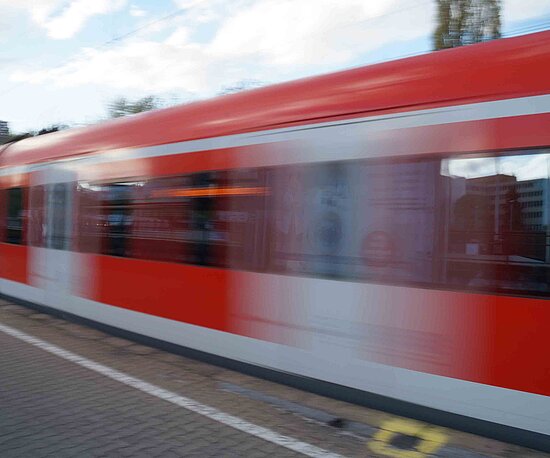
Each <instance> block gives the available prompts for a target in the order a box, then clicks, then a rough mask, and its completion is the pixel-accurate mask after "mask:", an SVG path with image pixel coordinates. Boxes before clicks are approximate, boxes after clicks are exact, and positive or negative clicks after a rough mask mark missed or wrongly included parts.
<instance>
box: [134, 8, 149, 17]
mask: <svg viewBox="0 0 550 458" xmlns="http://www.w3.org/2000/svg"><path fill="white" fill-rule="evenodd" d="M130 16H133V17H143V16H147V11H145V10H144V9H142V8H140V7H139V6H137V5H132V6H131V7H130Z"/></svg>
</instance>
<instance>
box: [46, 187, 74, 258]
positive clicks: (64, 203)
mask: <svg viewBox="0 0 550 458" xmlns="http://www.w3.org/2000/svg"><path fill="white" fill-rule="evenodd" d="M69 190H70V185H69V183H57V184H54V185H50V186H49V193H50V220H49V231H48V232H49V237H48V247H49V248H53V249H55V250H66V249H68V248H69V239H68V232H69V227H70V226H69V225H70V218H69V215H67V210H68V204H69Z"/></svg>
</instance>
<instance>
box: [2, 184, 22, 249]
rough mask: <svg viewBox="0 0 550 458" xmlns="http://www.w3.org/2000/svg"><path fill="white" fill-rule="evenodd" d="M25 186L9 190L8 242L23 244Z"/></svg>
mask: <svg viewBox="0 0 550 458" xmlns="http://www.w3.org/2000/svg"><path fill="white" fill-rule="evenodd" d="M23 195H24V192H23V188H10V189H8V190H7V207H8V213H7V221H6V223H7V224H6V242H7V243H14V244H18V245H21V244H23V243H24V241H23V222H24V216H25V209H24V205H23Z"/></svg>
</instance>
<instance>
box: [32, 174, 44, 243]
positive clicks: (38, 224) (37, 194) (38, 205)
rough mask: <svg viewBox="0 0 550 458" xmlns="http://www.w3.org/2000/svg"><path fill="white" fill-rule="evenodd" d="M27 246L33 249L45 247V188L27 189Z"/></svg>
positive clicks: (33, 187)
mask: <svg viewBox="0 0 550 458" xmlns="http://www.w3.org/2000/svg"><path fill="white" fill-rule="evenodd" d="M29 195H30V196H29V224H28V234H29V236H28V237H29V244H30V245H31V246H35V247H44V246H46V199H45V197H46V186H44V185H40V186H32V187H31V188H29Z"/></svg>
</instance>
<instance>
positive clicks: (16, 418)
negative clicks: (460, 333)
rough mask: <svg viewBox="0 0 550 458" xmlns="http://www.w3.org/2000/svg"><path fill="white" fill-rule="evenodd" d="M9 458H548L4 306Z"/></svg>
mask: <svg viewBox="0 0 550 458" xmlns="http://www.w3.org/2000/svg"><path fill="white" fill-rule="evenodd" d="M0 456H2V457H4V458H9V457H46V456H52V457H88V456H90V457H93V456H102V457H103V456H107V457H110V456H112V457H167V458H168V457H182V456H185V457H188V456H201V457H208V456H216V457H241V456H246V457H273V456H277V457H279V456H281V457H287V456H288V457H290V456H311V457H340V456H350V457H365V456H367V457H370V456H372V457H382V456H385V457H399V458H424V457H428V456H430V457H431V456H437V457H457V458H458V457H474V458H475V457H515V456H518V457H532V458H535V457H543V456H548V455H546V454H544V453H541V452H536V451H533V450H530V449H526V448H522V447H518V446H515V445H510V444H506V443H502V442H498V441H495V440H491V439H487V438H482V437H478V436H475V435H471V434H466V433H463V432H458V431H454V430H451V429H446V428H442V427H438V426H433V425H429V424H426V423H422V422H418V421H415V420H410V419H406V418H402V417H397V416H395V415H390V414H387V413H384V412H380V411H375V410H372V409H367V408H365V407H361V406H357V405H352V404H347V403H345V402H341V401H337V400H334V399H329V398H325V397H321V396H318V395H315V394H311V393H307V392H303V391H300V390H297V389H293V388H290V387H287V386H283V385H279V384H276V383H272V382H268V381H265V380H262V379H257V378H254V377H250V376H248V375H244V374H241V373H238V372H234V371H231V370H227V369H224V368H220V367H217V366H213V365H209V364H206V363H204V362H199V361H196V360H192V359H189V358H186V357H183V356H180V355H176V354H172V353H168V352H164V351H161V350H159V349H155V348H152V347H147V346H144V345H140V344H137V343H134V342H132V341H129V340H125V339H122V338H119V337H114V336H112V335H109V334H105V333H103V332H101V331H99V330H97V329H93V328H90V327H86V326H82V325H79V324H75V323H73V322H69V321H65V320H62V319H60V318H57V317H53V316H50V315H48V314H44V313H39V312H37V311H35V310H33V309H30V308H27V307H23V306H21V305H16V304H13V303H11V302H10V301H5V300H0Z"/></svg>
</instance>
